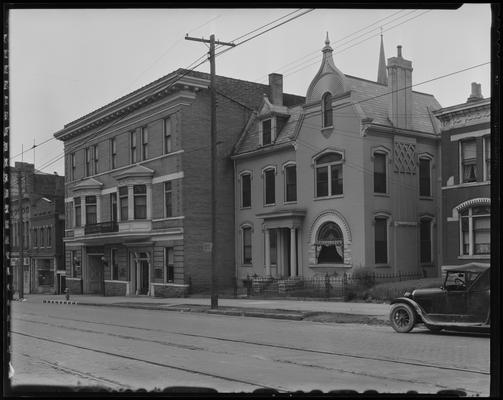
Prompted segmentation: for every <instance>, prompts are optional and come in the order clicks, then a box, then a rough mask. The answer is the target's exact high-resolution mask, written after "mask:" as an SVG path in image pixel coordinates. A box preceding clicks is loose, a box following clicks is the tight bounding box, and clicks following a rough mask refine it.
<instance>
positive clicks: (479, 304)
mask: <svg viewBox="0 0 503 400" xmlns="http://www.w3.org/2000/svg"><path fill="white" fill-rule="evenodd" d="M442 276H443V285H442V286H441V287H440V288H429V289H426V288H425V289H416V290H414V291H413V292H412V293H410V292H406V293H405V294H404V296H403V297H399V298H396V299H394V300H393V301H392V302H391V312H390V322H391V326H392V327H393V329H395V331H397V332H410V331H411V330H412V328H414V326H415V325H416V324H419V323H423V324H424V325H425V326H426V327H427V328H428V329H430V330H431V331H440V330H442V329H447V330H457V331H478V332H489V330H490V319H489V316H490V267H489V264H483V263H475V262H472V263H469V264H464V265H457V266H442Z"/></svg>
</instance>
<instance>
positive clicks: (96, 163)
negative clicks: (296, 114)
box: [93, 144, 98, 174]
mask: <svg viewBox="0 0 503 400" xmlns="http://www.w3.org/2000/svg"><path fill="white" fill-rule="evenodd" d="M93 160H94V173H95V174H97V173H98V145H97V144H95V145H94V146H93Z"/></svg>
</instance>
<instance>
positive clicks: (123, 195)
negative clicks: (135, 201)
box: [119, 186, 129, 221]
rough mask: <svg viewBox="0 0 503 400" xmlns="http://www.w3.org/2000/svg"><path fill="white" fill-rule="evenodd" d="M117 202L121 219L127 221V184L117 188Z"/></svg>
mask: <svg viewBox="0 0 503 400" xmlns="http://www.w3.org/2000/svg"><path fill="white" fill-rule="evenodd" d="M119 202H120V209H121V221H127V220H128V219H129V216H128V188H127V186H121V187H120V188H119Z"/></svg>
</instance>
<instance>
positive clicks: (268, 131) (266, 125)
mask: <svg viewBox="0 0 503 400" xmlns="http://www.w3.org/2000/svg"><path fill="white" fill-rule="evenodd" d="M271 143H272V119H266V120H265V121H262V146H265V145H268V144H271Z"/></svg>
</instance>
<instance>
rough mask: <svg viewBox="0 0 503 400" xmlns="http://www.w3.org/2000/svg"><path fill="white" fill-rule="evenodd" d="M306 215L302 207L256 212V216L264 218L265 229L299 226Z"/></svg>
mask: <svg viewBox="0 0 503 400" xmlns="http://www.w3.org/2000/svg"><path fill="white" fill-rule="evenodd" d="M305 216H306V210H304V209H287V210H274V211H271V212H267V213H260V214H257V218H262V219H263V220H264V228H265V229H275V228H300V227H301V225H302V220H303V219H304V217H305Z"/></svg>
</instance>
